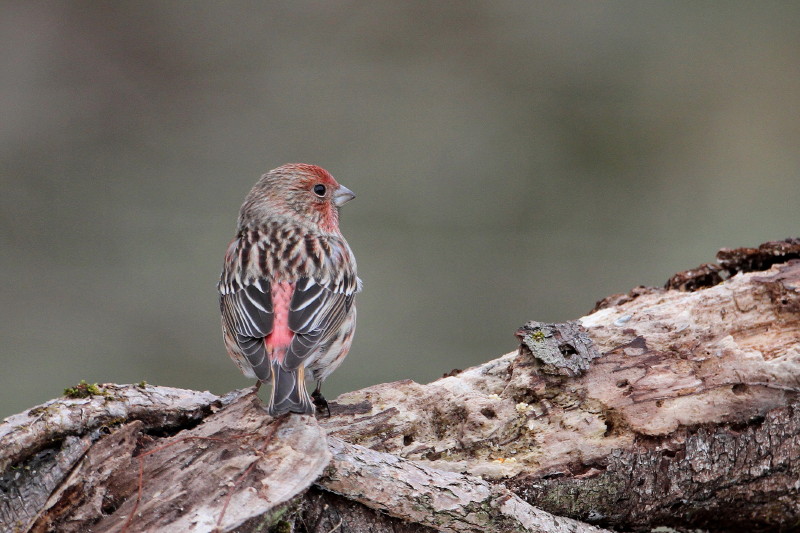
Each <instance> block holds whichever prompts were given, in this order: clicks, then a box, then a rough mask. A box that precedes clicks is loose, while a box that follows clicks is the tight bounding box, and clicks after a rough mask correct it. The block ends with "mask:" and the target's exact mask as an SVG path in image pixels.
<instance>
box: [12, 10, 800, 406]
mask: <svg viewBox="0 0 800 533" xmlns="http://www.w3.org/2000/svg"><path fill="white" fill-rule="evenodd" d="M798 27H800V3H789V2H726V3H724V4H717V3H697V2H661V3H656V2H640V1H638V0H637V1H619V2H603V3H600V2H562V1H553V2H517V1H503V0H492V1H491V2H489V1H484V2H469V1H465V2H417V1H403V2H376V1H341V2H330V1H319V2H293V1H286V2H202V3H200V2H198V3H194V2H172V1H163V2H152V1H151V2H77V1H76V2H4V3H3V4H2V7H0V49H2V53H1V54H0V72H2V75H1V76H0V180H2V182H1V183H2V187H1V188H0V264H2V270H1V272H2V283H1V284H0V288H1V289H0V290H1V291H2V292H0V314H1V315H2V319H0V341H1V342H0V417H3V416H7V415H9V414H12V413H15V412H19V411H22V410H24V409H26V408H28V407H32V406H33V405H35V404H37V403H41V402H43V401H45V400H47V399H49V398H53V397H56V396H58V395H60V394H61V393H62V391H63V389H64V387H66V386H69V385H73V384H75V383H77V382H78V381H79V380H81V379H85V380H87V381H89V382H101V383H102V382H118V383H130V382H138V381H141V380H146V381H147V382H149V383H152V384H158V385H170V386H176V387H187V388H192V389H200V390H205V389H208V390H210V391H212V392H214V393H217V394H221V393H224V392H227V391H229V390H231V389H234V388H241V387H245V386H249V385H250V384H251V383H250V382H249V380H247V379H245V378H244V377H243V376H242V375H241V374H240V373H239V370H238V369H237V368H236V367H235V366H234V365H233V363H231V362H230V360H229V359H228V357H227V355H226V354H225V350H224V348H223V345H222V340H221V334H220V331H219V329H220V328H219V311H218V303H217V293H216V289H215V284H216V281H217V278H218V276H219V271H220V268H221V264H222V256H223V254H224V251H225V248H226V245H227V243H228V242H229V240H230V239H231V237H232V236H233V233H234V226H235V221H236V216H237V212H238V209H239V206H240V204H241V202H242V200H243V198H244V196H245V194H246V193H247V192H248V191H249V189H250V187H251V186H252V185H253V184H254V183H255V181H256V180H257V179H258V177H259V176H260V175H261V174H262V173H263V172H265V171H267V170H269V169H270V168H274V167H276V166H279V165H281V164H283V163H286V162H308V163H315V164H318V165H321V166H323V167H325V168H326V169H328V170H329V171H330V172H331V173H332V174H333V175H334V176H336V177H337V179H338V180H339V181H340V182H341V183H344V184H345V185H347V186H348V187H349V188H351V189H353V190H354V191H355V192H356V193H357V194H358V198H357V199H356V200H355V201H354V202H351V203H349V204H348V205H347V206H345V208H344V209H343V211H342V227H343V232H344V234H345V235H346V237H347V239H348V240H349V242H350V244H351V246H352V247H353V249H354V250H355V253H356V256H357V257H358V262H359V273H360V275H361V277H362V278H363V279H364V282H365V289H364V292H363V294H362V295H361V296H360V297H359V302H358V305H359V326H358V332H357V334H356V340H355V343H354V346H353V350H352V352H351V354H350V356H349V357H348V359H347V361H345V363H344V365H343V366H342V367H340V369H339V370H338V371H337V372H336V373H335V374H334V375H333V376H332V377H331V378H330V379H329V380H328V382H327V383H326V387H325V392H326V396H328V398H334V397H335V396H337V395H338V394H339V393H341V392H344V391H347V390H352V389H356V388H360V387H365V386H368V385H370V384H374V383H380V382H387V381H393V380H398V379H404V378H411V379H414V380H417V381H420V382H427V381H430V380H433V379H435V378H438V377H440V376H441V375H442V374H443V373H444V372H448V371H450V370H451V369H453V368H465V367H468V366H471V365H475V364H478V363H480V362H482V361H485V360H488V359H490V358H493V357H495V356H498V355H501V354H503V353H506V352H509V351H511V350H513V349H515V347H516V341H515V339H514V336H513V333H514V331H515V329H516V328H517V327H518V326H520V325H522V324H524V323H525V322H526V321H528V320H531V319H536V320H541V321H560V320H567V319H573V318H577V317H579V316H582V315H584V314H586V313H587V312H588V311H589V310H590V309H591V308H592V306H593V305H594V303H595V301H596V300H598V299H600V298H602V297H604V296H607V295H609V294H612V293H616V292H626V291H628V290H629V289H631V288H632V287H634V286H636V285H640V284H644V285H661V284H663V283H664V281H666V279H667V278H668V277H669V276H670V275H671V274H672V273H674V272H677V271H679V270H683V269H687V268H692V267H695V266H697V265H698V264H700V263H703V262H707V261H713V259H714V254H715V252H716V250H717V249H718V248H720V247H738V246H751V245H758V244H759V243H761V242H763V241H767V240H774V239H782V238H785V237H788V236H798V235H800V224H798V221H799V220H800V216H798V206H799V205H800V149H799V148H798V147H800V32H798V30H797V28H798Z"/></svg>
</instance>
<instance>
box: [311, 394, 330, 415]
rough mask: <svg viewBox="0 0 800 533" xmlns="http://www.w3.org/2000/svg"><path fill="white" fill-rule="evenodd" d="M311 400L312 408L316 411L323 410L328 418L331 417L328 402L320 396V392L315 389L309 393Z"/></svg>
mask: <svg viewBox="0 0 800 533" xmlns="http://www.w3.org/2000/svg"><path fill="white" fill-rule="evenodd" d="M311 399H312V400H313V401H314V406H315V407H316V408H317V409H318V410H322V409H325V410H326V411H327V412H328V415H327V416H328V417H330V416H331V408H330V406H328V400H326V399H325V397H324V396H323V395H322V392H321V391H320V390H319V389H318V388H317V389H314V392H312V393H311Z"/></svg>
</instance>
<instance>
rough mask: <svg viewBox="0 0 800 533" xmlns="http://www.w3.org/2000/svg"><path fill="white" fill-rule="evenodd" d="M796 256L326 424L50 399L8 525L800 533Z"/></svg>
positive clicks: (21, 421)
mask: <svg viewBox="0 0 800 533" xmlns="http://www.w3.org/2000/svg"><path fill="white" fill-rule="evenodd" d="M798 258H800V240H797V239H795V240H787V241H783V242H779V243H767V244H765V245H762V246H761V247H760V248H757V249H738V250H723V251H721V252H720V254H719V255H718V259H719V264H717V265H703V266H702V267H700V268H698V269H694V270H691V271H687V272H683V273H680V274H677V275H675V276H673V278H671V279H670V281H669V282H668V284H667V286H666V287H665V288H663V289H656V288H638V289H635V290H634V291H632V292H631V293H630V294H628V295H615V296H613V297H609V298H607V299H605V300H604V301H602V302H600V303H598V306H597V307H596V309H595V310H594V312H593V313H592V314H590V315H588V316H586V317H583V318H582V319H580V320H579V321H576V322H571V323H567V324H542V323H536V322H531V323H529V324H527V325H526V326H525V327H523V328H520V330H519V331H518V332H517V335H518V337H519V339H520V349H519V350H518V351H517V352H514V353H510V354H507V355H505V356H502V357H500V358H498V359H495V360H493V361H489V362H487V363H485V364H483V365H480V366H478V367H474V368H470V369H467V370H464V371H456V372H453V373H451V375H448V376H447V377H444V378H442V379H440V380H437V381H435V382H433V383H429V384H427V385H420V384H417V383H414V382H412V381H408V380H407V381H400V382H395V383H388V384H382V385H376V386H374V387H369V388H366V389H362V390H359V391H355V392H351V393H347V394H343V395H342V396H340V397H339V398H337V400H336V401H334V402H331V416H330V417H329V418H320V419H319V420H315V419H314V418H313V417H301V416H297V415H291V416H288V417H284V418H281V419H277V420H274V419H271V418H270V417H268V416H267V415H266V413H265V412H264V411H263V408H262V406H261V404H260V402H259V401H258V400H256V397H255V396H254V395H253V394H249V393H248V391H239V392H236V393H232V394H230V395H227V396H225V397H223V398H217V397H215V396H214V395H211V394H209V393H198V392H193V391H181V390H178V389H169V388H165V387H153V386H149V385H147V386H118V385H103V386H102V388H100V389H97V390H94V391H92V392H94V394H90V395H89V397H87V398H62V399H57V400H52V401H50V402H48V403H46V404H44V405H42V406H40V407H37V408H34V409H31V410H29V411H27V412H26V413H22V414H20V415H15V416H13V417H10V418H8V419H6V421H5V422H4V423H3V424H2V425H0V442H2V446H0V467H2V470H3V477H2V479H0V495H2V496H3V498H2V501H0V530H3V531H5V530H10V531H89V530H94V531H130V532H132V531H155V530H159V529H163V530H181V531H210V530H212V529H213V528H215V527H218V528H219V530H220V531H242V532H244V531H265V530H267V529H268V528H269V527H283V528H284V530H286V531H290V530H295V531H330V530H333V529H334V528H337V527H342V528H346V530H347V531H425V530H434V529H438V530H443V531H477V530H484V531H547V532H552V531H593V530H594V531H599V529H598V527H597V526H599V527H613V528H615V529H617V530H649V529H652V528H653V527H656V526H672V527H674V528H678V529H693V528H704V529H709V530H718V531H723V530H732V529H738V530H748V531H753V530H759V529H763V530H786V531H789V530H800V526H798V525H797V524H798V523H800V481H799V480H800V394H798V392H800V259H798ZM588 523H592V524H595V525H594V526H592V525H589V524H588ZM170 528H172V529H170Z"/></svg>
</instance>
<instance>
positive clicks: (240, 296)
mask: <svg viewBox="0 0 800 533" xmlns="http://www.w3.org/2000/svg"><path fill="white" fill-rule="evenodd" d="M270 292H271V291H270V282H269V281H267V280H265V279H262V280H257V281H256V283H253V284H252V285H248V286H247V287H244V288H242V289H239V290H238V291H236V292H231V293H227V294H222V295H220V309H221V311H222V320H223V322H224V324H225V328H226V329H227V331H230V332H231V335H232V336H233V338H234V340H235V341H236V344H237V346H238V347H239V350H240V351H241V352H242V354H244V356H245V357H246V358H247V362H248V363H250V366H252V367H253V371H254V372H255V374H256V376H258V378H259V379H262V380H265V379H269V372H270V370H269V361H268V360H267V353H266V349H265V346H264V337H266V336H267V335H269V334H270V333H271V332H272V327H273V318H274V313H273V309H272V297H271V294H270Z"/></svg>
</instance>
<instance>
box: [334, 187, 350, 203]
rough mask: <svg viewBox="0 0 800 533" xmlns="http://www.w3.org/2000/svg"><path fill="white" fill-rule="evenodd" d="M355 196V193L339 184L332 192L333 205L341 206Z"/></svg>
mask: <svg viewBox="0 0 800 533" xmlns="http://www.w3.org/2000/svg"><path fill="white" fill-rule="evenodd" d="M355 197H356V194H355V193H354V192H353V191H351V190H350V189H348V188H347V187H345V186H344V185H339V188H338V189H336V192H335V193H333V205H335V206H336V207H342V206H343V205H344V204H346V203H347V202H349V201H350V200H352V199H353V198H355Z"/></svg>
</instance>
